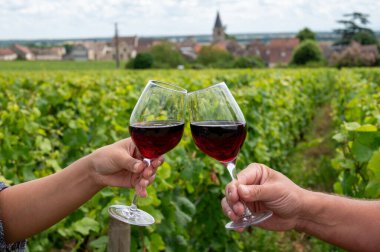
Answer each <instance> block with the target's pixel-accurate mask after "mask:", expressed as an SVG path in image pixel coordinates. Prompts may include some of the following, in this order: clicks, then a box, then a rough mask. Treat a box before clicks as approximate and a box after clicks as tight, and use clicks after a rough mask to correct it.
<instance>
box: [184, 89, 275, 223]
mask: <svg viewBox="0 0 380 252" xmlns="http://www.w3.org/2000/svg"><path fill="white" fill-rule="evenodd" d="M188 102H189V106H190V129H191V134H192V136H193V139H194V142H195V144H196V145H197V146H198V148H199V149H200V150H201V151H203V152H204V153H205V154H207V155H208V156H210V157H212V158H214V159H216V160H218V161H220V162H221V163H222V164H224V165H225V166H226V167H227V169H228V171H229V174H230V176H231V178H232V179H233V180H236V179H237V177H236V172H235V167H236V157H237V155H238V154H239V152H240V148H241V146H242V145H243V143H244V140H245V137H246V135H247V124H246V122H245V119H244V115H243V113H242V112H241V110H240V108H239V105H238V104H237V103H236V101H235V99H234V97H233V96H232V94H231V92H230V91H229V89H228V87H227V85H226V84H225V83H224V82H222V83H219V84H216V85H213V86H211V87H208V88H205V89H201V90H197V91H194V92H191V93H189V94H188ZM272 214H273V213H272V211H263V212H258V213H256V212H255V213H251V212H250V210H249V209H248V208H247V207H246V206H245V210H244V214H243V216H242V218H240V219H239V220H238V221H236V222H229V223H228V224H226V228H227V229H238V228H244V227H248V226H250V225H254V224H258V223H260V222H262V221H264V220H266V219H268V218H269V217H271V216H272Z"/></svg>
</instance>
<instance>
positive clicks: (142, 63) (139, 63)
mask: <svg viewBox="0 0 380 252" xmlns="http://www.w3.org/2000/svg"><path fill="white" fill-rule="evenodd" d="M152 66H153V57H152V55H151V54H149V53H138V54H137V55H136V58H134V59H133V60H131V61H130V62H128V65H127V67H131V68H135V69H146V68H151V67H152Z"/></svg>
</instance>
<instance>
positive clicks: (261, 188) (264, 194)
mask: <svg viewBox="0 0 380 252" xmlns="http://www.w3.org/2000/svg"><path fill="white" fill-rule="evenodd" d="M269 193H270V190H269V188H267V187H266V186H265V185H242V184H239V186H238V194H239V198H241V199H242V200H243V201H245V202H254V201H266V200H269V196H270V195H269Z"/></svg>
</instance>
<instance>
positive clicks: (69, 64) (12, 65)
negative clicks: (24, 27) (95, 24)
mask: <svg viewBox="0 0 380 252" xmlns="http://www.w3.org/2000/svg"><path fill="white" fill-rule="evenodd" d="M120 66H121V67H120V68H124V66H125V63H123V62H121V64H120ZM113 69H116V64H115V62H114V61H0V71H61V70H62V71H87V70H113Z"/></svg>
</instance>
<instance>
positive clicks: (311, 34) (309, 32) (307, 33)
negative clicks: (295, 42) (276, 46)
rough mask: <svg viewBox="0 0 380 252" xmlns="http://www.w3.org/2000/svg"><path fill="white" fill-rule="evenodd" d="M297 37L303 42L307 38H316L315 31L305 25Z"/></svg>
mask: <svg viewBox="0 0 380 252" xmlns="http://www.w3.org/2000/svg"><path fill="white" fill-rule="evenodd" d="M296 37H297V38H298V39H299V40H300V41H301V42H302V41H305V40H307V39H310V40H315V33H314V32H313V31H312V30H310V29H309V28H307V27H305V28H303V29H302V30H300V31H299V32H298V33H297V35H296Z"/></svg>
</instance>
